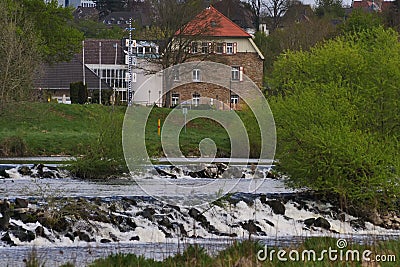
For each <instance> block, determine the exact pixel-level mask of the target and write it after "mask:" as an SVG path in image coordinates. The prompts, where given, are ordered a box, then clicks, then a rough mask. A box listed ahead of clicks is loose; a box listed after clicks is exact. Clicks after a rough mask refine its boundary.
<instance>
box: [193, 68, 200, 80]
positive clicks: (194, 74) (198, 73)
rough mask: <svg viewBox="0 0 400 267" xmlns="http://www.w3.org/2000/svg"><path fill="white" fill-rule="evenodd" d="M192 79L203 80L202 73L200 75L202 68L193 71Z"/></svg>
mask: <svg viewBox="0 0 400 267" xmlns="http://www.w3.org/2000/svg"><path fill="white" fill-rule="evenodd" d="M192 79H193V81H194V82H200V81H201V75H200V70H199V69H194V70H193V71H192Z"/></svg>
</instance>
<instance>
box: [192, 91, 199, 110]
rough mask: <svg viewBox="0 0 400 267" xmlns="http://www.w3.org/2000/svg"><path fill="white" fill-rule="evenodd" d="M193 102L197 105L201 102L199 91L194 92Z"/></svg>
mask: <svg viewBox="0 0 400 267" xmlns="http://www.w3.org/2000/svg"><path fill="white" fill-rule="evenodd" d="M192 104H193V105H195V106H196V107H197V106H198V105H199V104H200V94H199V93H194V94H193V97H192Z"/></svg>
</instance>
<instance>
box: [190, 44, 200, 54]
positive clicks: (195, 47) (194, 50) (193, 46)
mask: <svg viewBox="0 0 400 267" xmlns="http://www.w3.org/2000/svg"><path fill="white" fill-rule="evenodd" d="M190 52H191V53H192V54H197V53H198V52H199V46H198V43H197V42H192V44H191V47H190Z"/></svg>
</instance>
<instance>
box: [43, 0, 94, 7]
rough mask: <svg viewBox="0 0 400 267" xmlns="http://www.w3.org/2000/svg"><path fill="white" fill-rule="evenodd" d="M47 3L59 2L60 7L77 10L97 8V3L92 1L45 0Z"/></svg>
mask: <svg viewBox="0 0 400 267" xmlns="http://www.w3.org/2000/svg"><path fill="white" fill-rule="evenodd" d="M44 1H45V2H46V3H49V2H52V1H57V2H58V5H59V6H62V7H67V6H71V7H74V8H77V7H78V6H81V7H96V3H95V2H93V1H92V0H44Z"/></svg>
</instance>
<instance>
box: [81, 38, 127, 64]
mask: <svg viewBox="0 0 400 267" xmlns="http://www.w3.org/2000/svg"><path fill="white" fill-rule="evenodd" d="M100 42H101V64H114V63H115V45H117V64H124V62H125V54H124V49H126V48H125V44H124V43H123V41H122V40H119V39H86V40H85V42H84V44H85V64H99V54H100V53H99V50H100V45H99V43H100ZM78 58H82V54H80V55H78Z"/></svg>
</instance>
